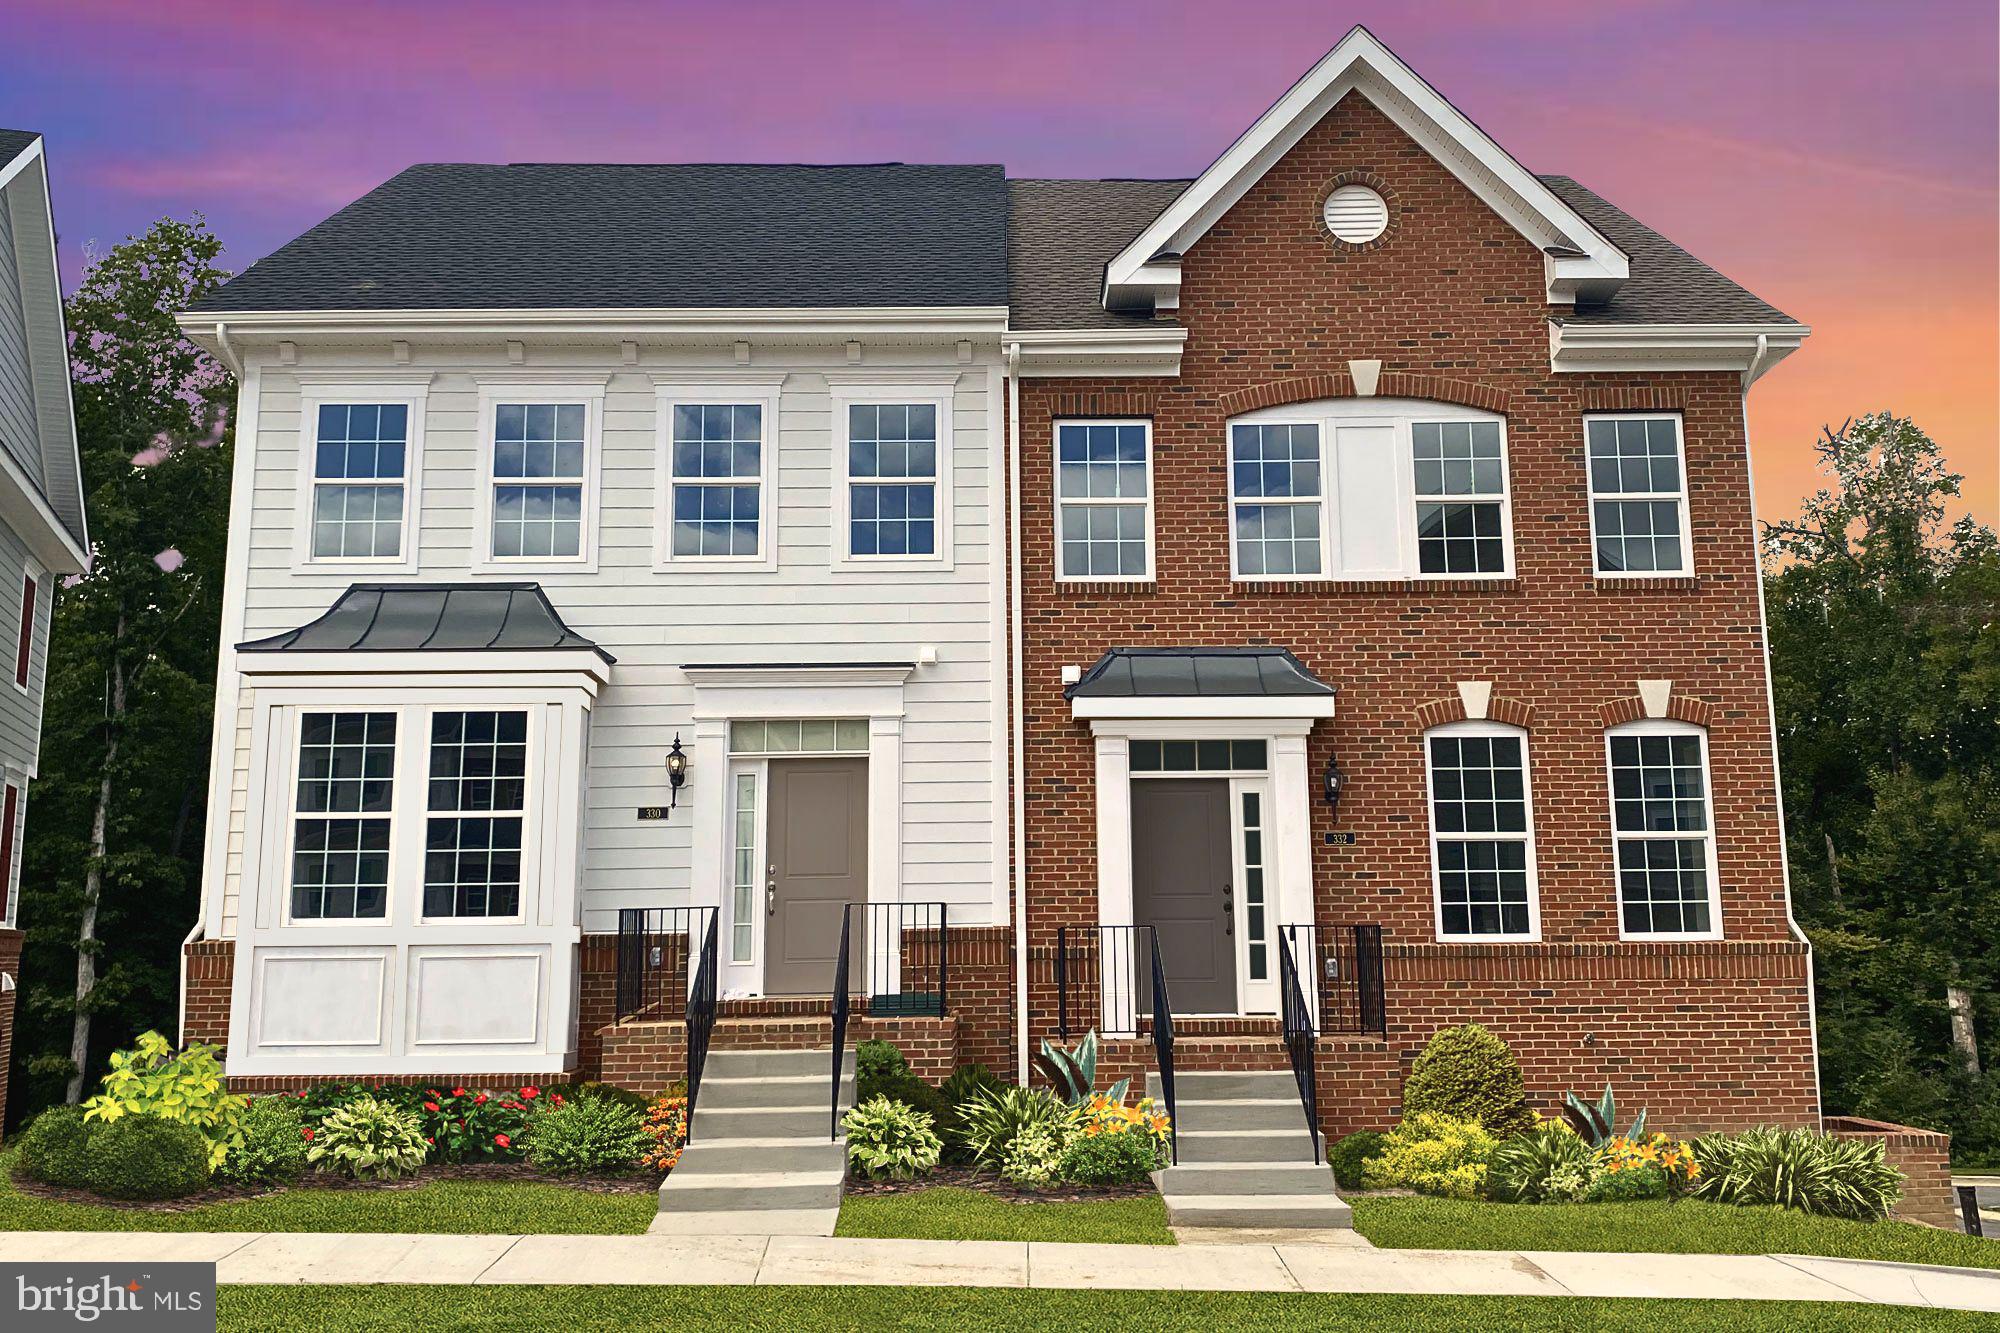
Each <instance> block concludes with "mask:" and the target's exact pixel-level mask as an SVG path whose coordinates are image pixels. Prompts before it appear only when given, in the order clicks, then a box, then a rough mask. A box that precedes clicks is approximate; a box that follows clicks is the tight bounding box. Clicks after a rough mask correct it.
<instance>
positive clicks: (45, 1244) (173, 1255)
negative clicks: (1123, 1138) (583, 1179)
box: [0, 1231, 2000, 1312]
mask: <svg viewBox="0 0 2000 1333" xmlns="http://www.w3.org/2000/svg"><path fill="white" fill-rule="evenodd" d="M35 1260H58V1261H64V1260H66V1261H72V1262H74V1261H78V1260H101V1261H106V1262H124V1263H131V1262H140V1263H144V1262H164V1261H168V1260H191V1261H196V1262H213V1263H215V1264H216V1266H217V1270H216V1272H217V1277H218V1278H219V1279H220V1280H221V1281H222V1282H225V1283H376V1282H397V1283H479V1284H482V1285H492V1284H511V1285H522V1284H531V1283H532V1284H550V1285H578V1284H604V1285H622V1286H646V1285H655V1284H658V1285H676V1286H678V1285H711V1284H712V1285H720V1286H750V1285H757V1286H798V1285H809V1286H909V1287H1042V1288H1053V1289H1065V1290H1081V1289H1086V1288H1091V1289H1097V1290H1109V1289H1113V1288H1117V1289H1124V1290H1139V1291H1285V1292H1379V1293H1407V1294H1413V1295H1464V1296H1668V1297H1697V1298H1713V1299H1719V1300H1799V1301H1858V1302H1863V1303H1872V1304H1884V1305H1933V1306H1940V1307H1945V1308H1950V1309H1959V1310H1986V1311H1995V1312H2000V1271H1987V1270H1983V1269H1971V1268H1930V1267H1923V1266H1919V1265H1913V1264H1888V1263H1871V1262H1866V1261H1862V1260H1855V1259H1816V1258H1805V1257H1800V1256H1794V1255H1728V1254H1700V1255H1696V1254H1578V1253H1548V1252H1541V1251H1513V1250H1377V1249H1371V1248H1366V1247H1364V1246H1357V1245H1354V1244H1342V1245H1326V1244H1310V1243H1285V1242H1282V1241H1280V1242H1277V1243H1270V1242H1258V1243H1254V1244H1238V1245H1175V1246H1153V1245H1060V1244H1044V1243H1039V1242H1038V1243H1034V1244H1028V1243H1023V1242H1018V1241H983V1240H955V1241H933V1240H851V1239H843V1238H836V1237H832V1236H655V1235H647V1236H448V1235H331V1234H325V1233H317V1232H296V1233H284V1232H268V1233H257V1232H195V1231H190V1232H106V1231H91V1232H81V1231H14V1232H0V1262H5V1263H18V1262H27V1261H35Z"/></svg>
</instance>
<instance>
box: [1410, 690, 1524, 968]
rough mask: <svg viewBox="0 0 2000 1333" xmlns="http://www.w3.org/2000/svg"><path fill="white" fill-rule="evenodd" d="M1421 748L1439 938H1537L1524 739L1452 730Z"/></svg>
mask: <svg viewBox="0 0 2000 1333" xmlns="http://www.w3.org/2000/svg"><path fill="white" fill-rule="evenodd" d="M1424 747H1425V762H1426V768H1427V770H1428V773H1429V778H1430V805H1431V862H1432V868H1433V874H1434V875H1435V878H1436V887H1437V929H1438V937H1439V938H1440V939H1447V940H1476V939H1534V938H1536V937H1537V936H1538V935H1539V933H1540V926H1541V923H1540V916H1539V913H1540V908H1539V905H1538V903H1537V901H1536V894H1535V835H1534V817H1533V807H1532V805H1531V804H1530V802H1529V797H1528V738H1527V734H1526V733H1525V732H1522V731H1520V730H1519V729H1517V728H1514V727H1506V726H1501V725H1498V724H1494V723H1486V722H1457V723H1452V724H1450V725H1447V726H1443V727H1438V728H1436V729H1434V730H1432V731H1430V732H1427V733H1426V734H1425V736H1424Z"/></svg>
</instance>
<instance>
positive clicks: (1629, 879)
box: [1606, 722, 1720, 937]
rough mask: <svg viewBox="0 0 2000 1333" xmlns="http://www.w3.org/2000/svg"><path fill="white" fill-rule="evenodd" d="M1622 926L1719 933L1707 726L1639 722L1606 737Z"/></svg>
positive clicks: (1642, 931) (1633, 930)
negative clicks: (1703, 729) (1705, 730)
mask: <svg viewBox="0 0 2000 1333" xmlns="http://www.w3.org/2000/svg"><path fill="white" fill-rule="evenodd" d="M1606 745H1607V747H1608V752H1609V755H1610V763H1611V824H1612V829H1613V840H1614V842H1615V844H1616V857H1617V873H1618V914H1619V927H1620V930H1621V931H1622V932H1623V933H1624V934H1626V935H1628V936H1641V935H1643V936H1651V935H1675V936H1681V935H1696V936H1710V937H1713V936H1717V935H1719V934H1720V930H1719V927H1718V920H1717V918H1718V907H1717V903H1716V896H1717V895H1716V877H1715V832H1714V827H1713V821H1712V820H1711V819H1710V817H1709V802H1708V751H1707V742H1706V738H1705V736H1704V734H1703V733H1702V731H1701V729H1700V728H1698V727H1693V726H1688V725H1686V724H1684V723H1672V722H1637V723H1632V724H1629V725H1627V726H1624V727H1619V728H1616V729H1614V730H1613V731H1612V732H1611V733H1610V734H1609V735H1608V736H1607V737H1606Z"/></svg>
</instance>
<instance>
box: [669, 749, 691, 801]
mask: <svg viewBox="0 0 2000 1333" xmlns="http://www.w3.org/2000/svg"><path fill="white" fill-rule="evenodd" d="M687 780H688V757H687V751H686V750H683V749H682V748H681V734H680V733H679V732H678V731H677V732H675V733H674V745H673V748H672V749H670V750H668V751H667V786H669V787H670V788H672V789H673V790H672V793H671V797H670V799H669V800H668V801H667V809H669V810H671V809H673V808H674V807H675V806H677V805H679V804H680V803H681V788H682V787H683V786H685V785H686V783H687Z"/></svg>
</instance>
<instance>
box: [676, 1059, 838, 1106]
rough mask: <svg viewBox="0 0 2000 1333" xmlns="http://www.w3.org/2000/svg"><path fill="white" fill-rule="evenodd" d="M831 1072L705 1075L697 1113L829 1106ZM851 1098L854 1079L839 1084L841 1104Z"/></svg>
mask: <svg viewBox="0 0 2000 1333" xmlns="http://www.w3.org/2000/svg"><path fill="white" fill-rule="evenodd" d="M832 1074H833V1071H832V1070H831V1069H830V1068H828V1069H822V1070H820V1071H819V1072H818V1073H814V1074H739V1075H734V1076H731V1077H727V1078H718V1077H717V1076H715V1075H714V1074H708V1073H704V1074H703V1075H702V1079H701V1100H700V1102H699V1103H698V1104H697V1105H696V1107H695V1109H696V1110H697V1111H710V1110H713V1111H733V1110H738V1109H740V1108H743V1107H751V1106H828V1105H829V1100H828V1099H829V1098H830V1097H831V1095H832V1093H833V1083H832ZM853 1096H854V1076H853V1075H852V1074H849V1075H848V1076H847V1077H846V1078H844V1079H842V1080H841V1102H842V1103H843V1104H845V1103H847V1102H849V1101H851V1100H852V1099H853Z"/></svg>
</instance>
